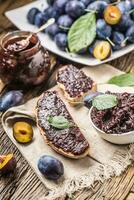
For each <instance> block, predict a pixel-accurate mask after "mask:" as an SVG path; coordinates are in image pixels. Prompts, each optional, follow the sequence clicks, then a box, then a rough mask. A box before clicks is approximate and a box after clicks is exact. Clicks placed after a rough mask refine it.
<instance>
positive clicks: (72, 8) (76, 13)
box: [65, 0, 85, 19]
mask: <svg viewBox="0 0 134 200" xmlns="http://www.w3.org/2000/svg"><path fill="white" fill-rule="evenodd" d="M65 11H66V13H67V14H68V15H69V16H70V17H72V18H74V19H76V18H78V17H80V16H81V15H83V14H84V13H85V5H84V4H83V3H82V2H81V1H77V0H72V1H68V3H67V4H66V8H65Z"/></svg>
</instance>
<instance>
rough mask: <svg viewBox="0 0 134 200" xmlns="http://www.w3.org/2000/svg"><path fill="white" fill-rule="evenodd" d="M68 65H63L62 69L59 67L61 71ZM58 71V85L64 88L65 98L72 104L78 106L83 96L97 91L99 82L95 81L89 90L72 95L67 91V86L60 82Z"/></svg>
mask: <svg viewBox="0 0 134 200" xmlns="http://www.w3.org/2000/svg"><path fill="white" fill-rule="evenodd" d="M67 67H68V66H67V65H66V66H64V67H62V68H61V69H59V71H64V70H65V69H66V68H67ZM57 75H58V72H57V74H56V82H57V85H58V86H59V88H60V89H61V90H62V92H63V94H64V96H65V98H66V99H67V101H68V102H69V103H70V104H71V105H72V106H76V105H79V104H80V103H81V102H82V101H83V98H84V97H85V96H87V95H89V94H90V93H91V92H96V91H97V84H96V83H95V82H94V83H93V84H92V88H91V89H90V90H89V91H88V92H85V93H84V92H81V94H80V95H79V96H77V97H70V95H69V93H67V92H66V88H65V86H64V84H62V83H60V82H58V77H57Z"/></svg>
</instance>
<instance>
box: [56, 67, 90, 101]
mask: <svg viewBox="0 0 134 200" xmlns="http://www.w3.org/2000/svg"><path fill="white" fill-rule="evenodd" d="M57 82H58V83H60V84H62V85H64V87H65V91H66V92H67V93H68V94H69V96H70V97H71V98H75V97H79V96H81V95H82V94H83V93H87V92H88V91H89V90H91V88H92V86H93V80H92V79H91V78H90V77H88V76H86V74H85V73H84V72H83V71H81V70H79V69H77V68H76V67H75V66H73V65H68V66H67V67H65V68H63V69H62V68H61V70H59V71H58V74H57Z"/></svg>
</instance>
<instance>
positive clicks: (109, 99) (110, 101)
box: [92, 94, 118, 110]
mask: <svg viewBox="0 0 134 200" xmlns="http://www.w3.org/2000/svg"><path fill="white" fill-rule="evenodd" d="M117 104H118V99H117V97H116V96H115V95H112V94H102V95H99V96H97V97H95V98H94V99H93V101H92V105H93V107H95V108H97V109H98V110H105V109H108V108H113V107H115V106H117Z"/></svg>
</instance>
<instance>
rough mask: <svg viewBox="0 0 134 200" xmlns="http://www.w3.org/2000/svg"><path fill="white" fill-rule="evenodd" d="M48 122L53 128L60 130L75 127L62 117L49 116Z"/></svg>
mask: <svg viewBox="0 0 134 200" xmlns="http://www.w3.org/2000/svg"><path fill="white" fill-rule="evenodd" d="M47 120H48V122H49V124H50V125H51V126H53V127H54V128H57V129H60V130H63V129H67V128H71V127H74V126H75V125H74V124H73V123H72V122H70V121H68V119H66V118H65V117H64V116H61V115H59V116H54V117H52V116H49V117H48V119H47Z"/></svg>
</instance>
